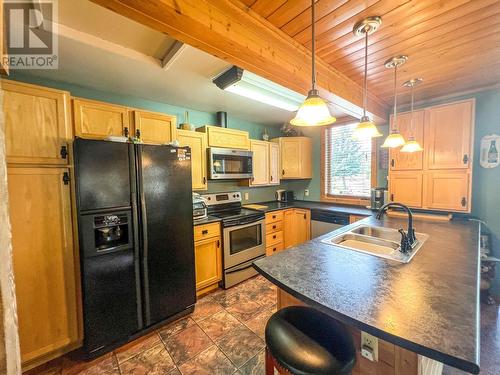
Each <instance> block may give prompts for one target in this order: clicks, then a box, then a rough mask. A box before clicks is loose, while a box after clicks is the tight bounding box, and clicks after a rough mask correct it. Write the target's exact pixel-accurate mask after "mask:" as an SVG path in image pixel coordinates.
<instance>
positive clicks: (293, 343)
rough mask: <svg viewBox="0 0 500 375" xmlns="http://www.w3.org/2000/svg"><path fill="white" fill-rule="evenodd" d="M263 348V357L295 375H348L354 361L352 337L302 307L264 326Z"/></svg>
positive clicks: (329, 319) (289, 309) (327, 318)
mask: <svg viewBox="0 0 500 375" xmlns="http://www.w3.org/2000/svg"><path fill="white" fill-rule="evenodd" d="M266 345H267V349H266V350H267V351H268V352H267V355H269V354H270V355H271V356H272V359H274V361H275V362H277V364H278V365H279V367H282V368H283V369H285V370H287V371H288V372H290V373H292V374H296V375H312V374H328V375H341V374H342V375H343V374H349V373H350V372H351V370H352V368H353V367H354V363H355V361H356V349H355V347H354V343H353V340H352V337H351V335H350V334H349V332H348V331H347V330H346V329H345V328H344V326H343V325H342V324H341V323H339V322H338V321H336V320H335V319H333V318H332V317H330V316H328V315H326V314H323V313H322V312H320V311H318V310H315V309H313V308H310V307H305V306H291V307H286V308H284V309H281V310H279V311H277V312H276V313H274V314H273V315H272V316H271V318H270V319H269V321H268V322H267V325H266ZM266 367H267V366H266Z"/></svg>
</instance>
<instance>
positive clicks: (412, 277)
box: [254, 216, 480, 374]
mask: <svg viewBox="0 0 500 375" xmlns="http://www.w3.org/2000/svg"><path fill="white" fill-rule="evenodd" d="M362 224H370V225H375V226H384V227H390V228H395V229H397V228H405V229H406V227H407V221H406V220H403V219H396V218H388V217H386V216H384V218H383V219H382V220H381V221H379V220H377V219H376V218H375V217H369V218H366V219H363V220H362V221H359V222H357V223H354V224H351V225H349V226H346V227H343V228H340V229H338V230H336V231H335V232H332V233H342V232H344V231H347V230H350V229H351V228H354V227H356V226H358V225H362ZM414 227H415V230H416V232H421V233H426V234H428V235H429V236H430V237H429V239H428V240H427V241H426V242H425V244H424V245H423V246H422V248H421V249H420V250H419V251H418V253H417V254H416V255H415V257H414V258H413V259H412V261H411V262H410V263H408V264H402V263H397V262H394V261H389V260H386V259H383V258H379V257H376V256H372V255H368V254H363V253H360V252H356V251H350V250H347V249H343V248H340V247H337V246H332V245H328V244H325V243H322V242H321V239H322V238H324V237H327V236H330V235H331V234H332V233H330V234H327V235H325V236H322V237H318V238H316V239H313V240H311V241H309V242H306V243H304V244H302V245H299V246H297V247H293V248H290V249H288V250H285V251H282V252H280V253H277V254H274V255H272V256H270V257H267V258H264V259H261V260H258V261H256V262H255V263H254V266H255V268H256V269H257V270H258V271H259V272H260V273H261V274H262V275H264V276H265V277H266V278H267V279H269V280H270V281H271V282H273V283H274V284H276V285H277V286H278V287H279V288H281V289H283V290H284V291H285V292H287V293H290V294H291V295H293V296H294V297H296V298H298V299H300V300H301V301H303V302H305V303H307V304H308V305H310V306H313V307H315V308H318V309H319V310H322V311H323V312H325V313H328V314H330V315H332V316H334V317H335V318H337V319H339V320H340V321H342V322H344V323H346V324H349V325H352V326H354V327H356V328H358V329H360V330H363V331H366V332H368V333H371V334H373V335H375V336H377V337H379V338H381V339H383V340H386V341H388V342H391V343H393V344H395V345H398V346H400V347H403V348H405V349H408V350H411V351H413V352H416V353H418V354H421V355H423V356H426V357H429V358H431V359H435V360H437V361H440V362H443V363H445V364H448V365H450V366H453V367H456V368H459V369H462V370H464V371H468V372H472V373H476V374H477V373H478V372H479V276H480V273H479V230H480V227H479V224H478V223H477V222H472V221H465V220H461V221H452V222H449V223H437V222H425V221H421V220H414Z"/></svg>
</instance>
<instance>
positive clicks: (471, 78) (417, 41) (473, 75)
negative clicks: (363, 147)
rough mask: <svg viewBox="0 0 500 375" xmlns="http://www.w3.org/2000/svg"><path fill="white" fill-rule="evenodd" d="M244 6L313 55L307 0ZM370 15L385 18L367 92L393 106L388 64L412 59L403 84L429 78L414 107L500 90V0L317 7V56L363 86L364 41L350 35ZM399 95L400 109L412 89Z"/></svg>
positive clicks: (328, 2)
mask: <svg viewBox="0 0 500 375" xmlns="http://www.w3.org/2000/svg"><path fill="white" fill-rule="evenodd" d="M242 1H243V2H244V3H245V4H246V5H247V6H248V7H249V9H251V11H254V12H256V13H257V14H259V15H260V16H261V17H264V18H266V19H267V21H269V22H270V23H271V24H272V25H274V26H275V27H277V28H280V29H281V30H282V31H283V32H285V33H286V34H288V35H289V36H291V37H292V38H294V39H295V40H296V41H297V42H299V43H300V44H302V45H304V46H305V47H307V48H309V49H310V46H311V13H310V12H311V8H310V5H311V4H310V3H311V2H310V0H273V1H269V0H242ZM251 11H250V12H251ZM367 16H381V17H382V26H381V27H380V29H379V30H378V31H377V32H376V33H374V34H373V35H372V36H370V40H369V65H368V74H369V76H368V82H369V90H370V92H372V93H375V94H376V95H377V96H378V97H379V98H381V99H382V100H384V101H386V102H389V103H390V102H391V101H392V100H393V71H390V70H388V69H386V68H385V67H384V62H385V61H386V60H387V59H388V58H390V57H392V56H394V55H399V54H405V55H408V56H409V60H408V62H407V63H406V64H405V65H404V66H402V67H401V68H400V74H399V79H398V81H399V84H402V83H403V82H404V81H406V80H408V79H410V78H414V77H422V78H423V79H424V84H422V85H421V86H420V87H418V88H417V89H416V90H415V94H416V100H427V99H431V98H435V97H440V96H445V95H449V94H453V93H460V92H466V91H474V90H479V89H482V88H488V87H492V86H496V85H498V84H499V83H500V17H499V16H500V0H317V3H316V42H317V43H316V46H317V47H316V48H317V55H318V56H319V57H320V58H321V59H322V60H323V61H325V62H327V63H328V64H330V65H331V66H332V67H333V68H335V69H336V70H338V71H340V72H341V73H343V74H345V75H346V76H347V77H349V78H351V79H352V80H353V81H355V82H357V83H358V84H361V83H362V79H363V63H364V62H363V56H364V51H363V48H364V40H363V39H362V38H360V37H356V36H354V35H353V34H352V28H353V26H354V24H355V23H356V22H358V21H360V20H362V19H363V18H365V17H367ZM399 92H400V95H401V102H403V103H404V102H408V101H409V93H408V90H407V89H403V88H401V89H400V91H399Z"/></svg>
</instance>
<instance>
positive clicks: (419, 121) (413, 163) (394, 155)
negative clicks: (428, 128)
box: [390, 110, 425, 171]
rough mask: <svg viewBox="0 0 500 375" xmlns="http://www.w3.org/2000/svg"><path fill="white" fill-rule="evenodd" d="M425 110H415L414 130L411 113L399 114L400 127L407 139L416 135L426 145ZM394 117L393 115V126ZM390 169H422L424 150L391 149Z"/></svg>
mask: <svg viewBox="0 0 500 375" xmlns="http://www.w3.org/2000/svg"><path fill="white" fill-rule="evenodd" d="M424 115H425V111H424V110H421V111H414V112H413V130H412V129H411V128H412V127H411V118H412V115H411V113H401V114H398V116H397V122H398V129H399V131H400V133H401V134H402V135H403V137H404V139H405V140H408V139H409V138H410V136H412V135H413V136H414V137H415V139H416V140H417V141H418V143H419V144H420V145H421V146H422V147H423V146H424V117H425V116H424ZM392 122H393V118H392V116H391V126H392ZM390 159H391V161H390V169H391V170H393V171H404V170H421V169H422V168H423V164H424V153H423V152H401V149H400V148H391V149H390Z"/></svg>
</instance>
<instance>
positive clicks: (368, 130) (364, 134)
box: [354, 116, 382, 139]
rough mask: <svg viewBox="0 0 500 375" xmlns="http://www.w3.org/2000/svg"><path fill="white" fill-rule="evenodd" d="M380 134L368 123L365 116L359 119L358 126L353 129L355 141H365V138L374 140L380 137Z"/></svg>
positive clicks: (372, 124)
mask: <svg viewBox="0 0 500 375" xmlns="http://www.w3.org/2000/svg"><path fill="white" fill-rule="evenodd" d="M381 136H382V133H380V132H379V131H378V129H377V126H376V125H375V124H374V123H373V121H370V119H369V118H368V117H367V116H363V117H361V120H360V121H359V124H358V125H357V126H356V129H354V137H355V138H357V139H366V138H376V137H381Z"/></svg>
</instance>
